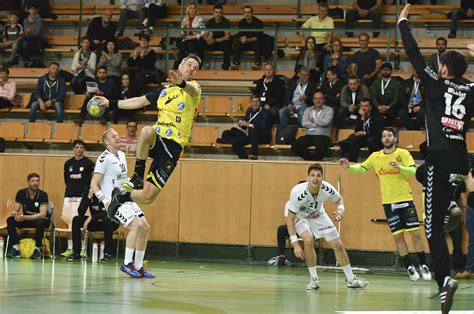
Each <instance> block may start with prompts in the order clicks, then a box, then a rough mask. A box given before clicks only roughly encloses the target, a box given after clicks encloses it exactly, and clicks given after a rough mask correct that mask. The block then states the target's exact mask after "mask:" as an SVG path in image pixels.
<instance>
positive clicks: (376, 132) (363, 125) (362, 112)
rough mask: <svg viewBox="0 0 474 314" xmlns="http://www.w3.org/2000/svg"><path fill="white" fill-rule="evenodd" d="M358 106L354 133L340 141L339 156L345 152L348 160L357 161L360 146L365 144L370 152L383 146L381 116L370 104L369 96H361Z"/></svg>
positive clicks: (382, 122)
mask: <svg viewBox="0 0 474 314" xmlns="http://www.w3.org/2000/svg"><path fill="white" fill-rule="evenodd" d="M359 106H360V109H359V115H358V117H357V120H356V122H355V129H354V134H351V135H350V136H349V137H348V138H346V139H345V140H343V141H341V143H340V145H341V156H344V155H346V154H347V157H348V159H349V161H350V162H357V159H358V158H359V152H360V149H361V148H362V147H365V146H367V147H368V148H369V153H370V154H371V153H373V152H375V151H378V150H380V149H382V148H383V146H382V143H381V141H380V137H381V134H382V129H383V127H384V121H383V118H382V116H381V115H380V114H379V112H378V110H377V109H375V108H374V107H373V106H372V103H371V101H370V98H363V99H362V100H361V101H360V105H359Z"/></svg>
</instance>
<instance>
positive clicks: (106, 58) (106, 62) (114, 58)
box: [99, 39, 122, 85]
mask: <svg viewBox="0 0 474 314" xmlns="http://www.w3.org/2000/svg"><path fill="white" fill-rule="evenodd" d="M105 45H106V47H107V48H106V49H105V50H103V51H102V52H101V56H100V59H99V67H101V66H104V67H106V68H107V77H108V78H111V79H112V80H114V82H115V83H116V84H117V85H118V84H120V78H121V76H122V54H121V53H120V52H119V50H118V47H117V44H116V43H115V41H114V40H113V39H111V40H108V41H107V42H106V44H105Z"/></svg>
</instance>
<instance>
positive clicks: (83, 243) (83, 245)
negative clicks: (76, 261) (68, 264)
mask: <svg viewBox="0 0 474 314" xmlns="http://www.w3.org/2000/svg"><path fill="white" fill-rule="evenodd" d="M85 245H86V240H82V241H81V251H84V247H85Z"/></svg>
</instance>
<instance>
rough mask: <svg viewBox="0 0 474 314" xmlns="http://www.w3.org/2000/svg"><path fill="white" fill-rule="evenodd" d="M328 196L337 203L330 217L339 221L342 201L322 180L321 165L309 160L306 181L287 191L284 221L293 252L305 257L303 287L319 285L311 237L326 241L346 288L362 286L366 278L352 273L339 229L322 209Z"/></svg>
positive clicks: (341, 215) (301, 257)
mask: <svg viewBox="0 0 474 314" xmlns="http://www.w3.org/2000/svg"><path fill="white" fill-rule="evenodd" d="M327 200H330V201H333V202H334V203H336V204H337V211H336V212H335V213H334V214H335V216H334V219H335V220H336V221H339V220H341V219H342V217H343V216H344V201H343V199H342V196H341V195H340V194H339V192H337V191H336V189H334V187H333V186H332V185H331V184H329V183H328V182H326V181H323V167H322V166H321V165H320V164H312V165H311V166H309V168H308V182H305V183H300V184H297V185H295V186H294V187H293V189H292V190H291V194H290V206H289V208H288V209H289V212H288V216H287V217H286V224H287V226H288V233H289V234H290V240H291V243H292V244H293V247H294V252H295V256H296V257H298V258H300V259H302V260H305V261H306V265H307V266H308V270H309V273H310V276H311V281H310V283H309V284H308V286H307V287H306V289H307V290H312V289H315V290H316V289H319V277H318V273H317V271H316V251H315V249H314V238H315V237H316V238H321V237H324V239H325V240H326V241H327V243H328V244H329V246H330V247H331V248H332V249H333V250H334V254H335V255H336V259H337V261H338V262H339V265H341V268H342V270H343V271H344V274H345V275H346V280H347V287H348V288H364V287H365V286H367V285H368V282H367V281H364V280H361V279H357V277H356V276H355V275H354V274H353V272H352V268H351V265H350V261H349V257H348V256H347V253H346V250H345V249H344V245H343V244H342V242H341V239H339V233H338V232H337V229H336V227H335V226H334V224H333V222H332V221H331V219H330V218H329V216H328V214H327V213H326V211H325V209H324V202H325V201H327ZM296 234H298V235H299V236H300V237H301V239H302V240H303V242H304V251H303V248H302V247H301V245H300V244H299V239H298V236H297V235H296Z"/></svg>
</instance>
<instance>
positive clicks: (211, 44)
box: [204, 4, 230, 70]
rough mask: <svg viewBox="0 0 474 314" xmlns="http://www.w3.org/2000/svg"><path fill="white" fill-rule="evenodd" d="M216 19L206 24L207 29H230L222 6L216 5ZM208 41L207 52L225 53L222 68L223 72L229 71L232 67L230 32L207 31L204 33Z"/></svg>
mask: <svg viewBox="0 0 474 314" xmlns="http://www.w3.org/2000/svg"><path fill="white" fill-rule="evenodd" d="M212 12H213V15H214V17H213V18H212V19H210V20H209V21H207V22H206V28H207V29H213V28H230V22H229V20H228V19H227V18H226V17H225V16H223V14H224V8H223V7H222V5H221V4H216V5H214V9H213V11H212ZM204 40H205V41H206V50H211V51H215V50H222V52H223V53H224V63H222V65H221V67H222V69H223V70H229V67H230V31H206V32H205V33H204Z"/></svg>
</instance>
